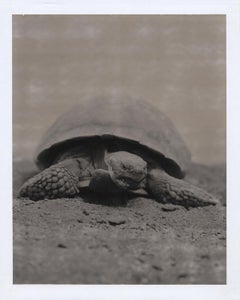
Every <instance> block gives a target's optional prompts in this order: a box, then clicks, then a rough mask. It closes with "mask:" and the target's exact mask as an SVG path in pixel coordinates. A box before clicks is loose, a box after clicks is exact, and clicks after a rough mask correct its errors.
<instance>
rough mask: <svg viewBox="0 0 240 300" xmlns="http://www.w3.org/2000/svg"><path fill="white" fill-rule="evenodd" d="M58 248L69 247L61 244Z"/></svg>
mask: <svg viewBox="0 0 240 300" xmlns="http://www.w3.org/2000/svg"><path fill="white" fill-rule="evenodd" d="M57 246H58V248H67V246H65V245H64V244H61V243H60V244H58V245H57Z"/></svg>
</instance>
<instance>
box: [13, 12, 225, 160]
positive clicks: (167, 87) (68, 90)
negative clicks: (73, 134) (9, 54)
mask: <svg viewBox="0 0 240 300" xmlns="http://www.w3.org/2000/svg"><path fill="white" fill-rule="evenodd" d="M225 56H226V20H225V16H223V15H25V16H23V15H14V16H13V159H14V160H22V159H24V158H28V159H32V157H33V153H34V150H35V148H36V146H37V143H38V142H39V140H40V138H41V136H42V135H43V133H44V132H45V130H46V129H47V128H48V127H49V126H50V125H51V124H52V123H53V121H54V120H55V119H56V117H57V116H59V115H60V114H62V113H63V112H65V111H66V110H68V109H70V108H71V107H72V106H73V105H74V104H76V103H78V102H79V101H81V99H86V98H89V97H91V96H95V95H99V94H100V95H101V94H105V93H111V94H121V93H123V94H124V95H130V96H133V97H137V98H138V97H141V98H142V99H144V100H146V101H149V102H152V103H154V104H155V105H157V106H158V107H159V108H160V109H161V110H162V111H163V112H165V114H167V115H168V116H169V117H170V118H171V119H172V121H173V122H174V123H175V125H176V127H177V128H178V130H179V132H180V133H181V134H182V136H183V138H184V140H185V142H186V144H187V145H188V147H189V148H190V150H191V153H192V158H193V160H194V161H195V162H198V163H203V164H222V163H225V154H226V149H225V144H226V138H225V136H226V119H225V117H226V59H225Z"/></svg>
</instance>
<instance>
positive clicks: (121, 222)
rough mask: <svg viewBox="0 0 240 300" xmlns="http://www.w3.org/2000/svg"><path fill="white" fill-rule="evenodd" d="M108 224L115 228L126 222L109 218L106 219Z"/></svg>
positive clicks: (117, 218)
mask: <svg viewBox="0 0 240 300" xmlns="http://www.w3.org/2000/svg"><path fill="white" fill-rule="evenodd" d="M108 223H109V224H110V225H113V226H116V225H121V224H125V223H126V220H125V219H124V218H122V217H111V218H109V219H108Z"/></svg>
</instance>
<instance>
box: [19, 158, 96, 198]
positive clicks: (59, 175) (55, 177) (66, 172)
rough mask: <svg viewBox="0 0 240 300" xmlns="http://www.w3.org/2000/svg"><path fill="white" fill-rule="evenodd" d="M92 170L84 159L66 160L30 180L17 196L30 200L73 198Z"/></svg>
mask: <svg viewBox="0 0 240 300" xmlns="http://www.w3.org/2000/svg"><path fill="white" fill-rule="evenodd" d="M92 170H93V168H92V166H91V165H89V162H88V161H87V160H85V159H81V158H75V159H66V160H64V161H61V162H59V163H57V164H55V165H53V166H51V167H49V168H47V169H45V170H43V171H42V172H41V173H39V174H37V175H35V176H34V177H32V178H30V179H29V180H28V181H27V182H25V183H24V184H23V186H22V187H21V189H20V191H19V196H20V197H27V198H30V199H32V200H40V199H56V198H64V197H66V198H68V197H74V196H76V195H77V194H79V183H81V182H83V181H85V180H86V179H88V180H89V178H90V176H91V172H92Z"/></svg>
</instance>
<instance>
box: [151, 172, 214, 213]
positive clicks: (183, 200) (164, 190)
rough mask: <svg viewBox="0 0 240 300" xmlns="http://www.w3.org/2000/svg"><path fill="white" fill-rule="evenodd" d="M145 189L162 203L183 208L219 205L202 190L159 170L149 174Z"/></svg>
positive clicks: (211, 196)
mask: <svg viewBox="0 0 240 300" xmlns="http://www.w3.org/2000/svg"><path fill="white" fill-rule="evenodd" d="M147 189H148V192H149V194H150V195H152V196H153V197H154V198H155V199H156V200H158V201H159V202H163V203H173V204H179V205H183V206H185V207H191V206H192V207H194V206H207V205H216V204H219V203H220V202H219V200H218V199H216V198H215V197H214V196H213V195H211V194H209V193H207V192H205V191H204V190H202V189H200V188H198V187H196V186H194V185H192V184H190V183H188V182H186V181H183V180H180V179H177V178H173V177H171V176H169V175H167V174H166V173H165V172H164V171H162V170H160V169H154V170H152V171H150V172H149V174H148V178H147Z"/></svg>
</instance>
